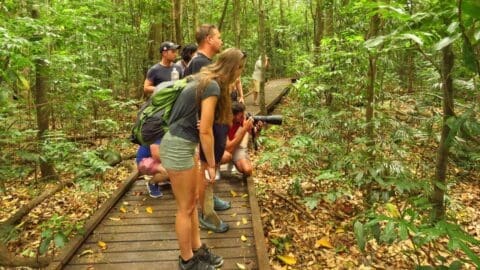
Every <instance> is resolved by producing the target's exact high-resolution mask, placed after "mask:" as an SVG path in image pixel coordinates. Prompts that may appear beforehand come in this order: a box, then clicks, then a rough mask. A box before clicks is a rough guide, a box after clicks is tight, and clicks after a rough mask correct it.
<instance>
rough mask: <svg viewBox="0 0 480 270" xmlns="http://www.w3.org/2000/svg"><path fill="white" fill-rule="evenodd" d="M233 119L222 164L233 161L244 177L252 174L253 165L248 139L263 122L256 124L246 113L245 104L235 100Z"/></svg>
mask: <svg viewBox="0 0 480 270" xmlns="http://www.w3.org/2000/svg"><path fill="white" fill-rule="evenodd" d="M232 113H233V120H232V126H231V127H230V130H229V132H228V139H227V146H226V148H225V152H224V154H223V157H222V164H225V163H229V162H233V164H234V165H235V168H236V169H237V170H238V171H239V172H240V173H242V174H243V176H244V177H248V176H250V175H252V171H253V167H252V162H251V161H250V157H249V154H248V141H249V138H250V134H251V132H252V131H253V130H254V129H260V127H261V126H262V123H261V122H258V123H257V125H256V126H255V125H254V121H253V119H252V118H251V117H250V118H247V117H246V115H245V105H244V104H243V103H239V102H234V103H233V104H232Z"/></svg>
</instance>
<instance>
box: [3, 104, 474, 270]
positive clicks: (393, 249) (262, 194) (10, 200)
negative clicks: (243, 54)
mask: <svg viewBox="0 0 480 270" xmlns="http://www.w3.org/2000/svg"><path fill="white" fill-rule="evenodd" d="M283 102H284V105H285V106H288V102H289V101H288V99H287V100H286V101H283ZM278 136H282V135H281V134H279V135H278ZM98 143H99V144H103V143H104V142H98ZM127 146H128V145H127ZM130 146H131V145H130ZM119 150H120V151H121V152H122V155H123V156H128V155H131V154H132V153H134V151H135V149H134V147H125V148H124V149H119ZM260 155H262V153H261V151H259V152H257V154H256V155H254V156H253V160H254V161H255V162H256V161H258V159H259V156H260ZM132 168H133V161H132V160H125V161H123V162H122V163H121V164H120V165H117V166H116V167H114V168H113V169H110V170H108V171H107V172H106V173H105V174H104V175H103V176H102V177H101V178H100V179H101V181H102V184H101V186H99V187H98V188H95V189H94V190H85V189H84V188H82V187H81V186H80V185H79V184H74V185H71V186H69V187H67V188H65V189H64V190H62V191H61V192H58V193H57V194H55V195H54V196H52V197H51V198H49V199H47V200H45V201H44V202H43V203H41V204H40V205H38V206H37V207H35V208H34V209H33V211H31V212H30V214H28V215H27V216H26V217H25V218H23V219H22V222H21V223H20V224H19V225H17V226H16V232H15V233H12V234H10V235H9V238H8V240H10V241H9V243H8V249H9V250H10V251H11V252H13V253H15V254H17V255H22V256H25V257H34V256H36V253H37V250H38V247H39V245H40V242H41V233H42V230H44V229H46V228H53V229H54V230H58V231H63V232H68V233H67V234H69V237H72V236H74V235H75V234H76V233H78V230H79V228H80V227H81V226H79V225H81V224H83V223H84V222H85V221H86V220H87V219H88V218H89V217H90V216H92V215H93V213H95V211H96V209H98V208H99V207H100V206H101V204H102V203H103V202H104V201H106V199H107V198H108V197H109V196H110V195H111V194H112V193H113V192H114V191H115V190H116V188H117V187H118V186H119V184H120V183H121V182H122V181H123V180H124V179H126V178H127V176H128V175H129V174H130V172H131V170H132ZM454 170H455V169H454ZM296 173H297V172H295V171H290V172H288V174H280V173H279V172H278V171H274V170H273V169H272V168H270V167H269V166H267V165H265V164H258V163H257V165H256V170H255V177H254V178H255V182H256V186H257V193H258V195H259V196H258V197H259V203H260V208H261V213H262V221H263V226H264V232H265V235H266V237H267V249H268V254H269V256H270V263H271V266H272V269H274V270H280V269H413V268H414V267H415V264H416V263H418V262H420V263H421V264H427V263H428V261H427V259H426V256H425V254H424V252H423V251H417V253H416V255H415V254H412V253H411V250H412V245H411V243H410V242H409V241H408V240H407V241H401V242H395V243H393V244H391V245H388V246H387V245H379V244H377V243H376V242H375V241H374V240H372V241H369V242H368V244H367V252H366V253H362V252H361V251H360V249H359V248H358V245H357V243H356V240H355V236H354V233H353V229H352V227H353V222H354V221H355V218H356V214H358V213H359V212H361V211H362V210H363V207H362V202H363V198H362V194H361V193H360V192H353V193H352V196H350V197H348V198H347V197H341V198H339V199H338V200H336V201H335V202H333V203H332V202H329V201H327V200H320V201H319V204H318V205H317V207H316V209H314V210H313V211H309V210H307V208H306V207H305V205H304V202H303V201H302V199H301V198H300V197H297V196H292V195H290V194H289V193H287V192H281V191H288V190H289V189H290V188H291V186H292V183H293V178H294V176H295V175H296ZM62 177H65V178H68V177H69V176H68V175H65V176H62ZM479 181H480V175H479V173H478V172H477V173H476V174H468V177H465V178H464V179H463V181H462V182H458V183H457V184H455V185H453V186H451V187H450V190H449V198H450V209H451V211H452V212H454V215H455V217H456V219H457V220H458V222H459V224H461V225H462V226H463V227H464V229H465V230H466V231H467V232H469V233H470V234H471V235H473V236H474V237H476V238H477V239H480V213H479V211H478V209H480V200H478V198H480V185H479ZM53 184H54V183H41V182H36V181H33V180H32V179H23V180H15V181H13V180H12V181H7V182H6V183H5V185H6V188H7V192H6V194H1V200H0V221H3V220H6V219H7V218H8V217H9V216H11V215H12V214H13V213H14V212H15V211H16V210H17V209H19V208H20V207H21V206H22V205H24V204H25V203H27V202H28V201H30V200H31V199H32V198H34V197H35V196H36V195H38V194H39V193H40V192H41V191H43V190H45V189H47V188H49V187H51V186H53ZM338 188H339V186H335V185H322V184H320V183H314V182H313V181H305V184H304V185H302V189H303V191H304V193H305V194H307V195H308V194H313V193H315V192H328V191H331V190H335V189H338ZM445 246H446V245H445V243H444V245H443V246H442V245H441V246H440V247H439V248H438V249H437V250H436V251H435V252H436V253H438V255H443V256H444V257H446V258H448V260H453V259H455V258H454V256H458V257H465V255H464V254H463V253H460V252H458V253H455V254H453V255H452V254H450V253H448V252H446V251H445ZM475 252H477V254H478V253H479V249H477V250H475ZM52 253H55V254H57V253H58V250H57V249H55V248H54V247H53V245H51V246H50V250H49V254H52ZM281 254H283V256H279V255H281ZM1 268H2V267H0V269H1ZM464 269H474V267H473V266H472V265H469V266H467V268H464Z"/></svg>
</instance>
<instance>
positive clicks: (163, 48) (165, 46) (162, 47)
mask: <svg viewBox="0 0 480 270" xmlns="http://www.w3.org/2000/svg"><path fill="white" fill-rule="evenodd" d="M181 47H182V46H180V45H178V44H175V43H173V42H171V41H165V42H162V44H160V52H164V51H168V50H177V49H180V48H181Z"/></svg>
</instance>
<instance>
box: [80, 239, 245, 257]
mask: <svg viewBox="0 0 480 270" xmlns="http://www.w3.org/2000/svg"><path fill="white" fill-rule="evenodd" d="M253 241H254V239H253V236H250V237H247V241H245V242H243V241H241V240H240V239H238V238H222V239H212V238H208V237H207V238H204V239H202V243H205V244H207V245H208V246H209V247H210V248H212V249H213V250H215V249H216V248H225V247H239V246H249V245H250V246H251V243H253ZM107 245H108V248H107V249H106V250H100V247H99V246H98V244H97V243H86V244H84V245H83V246H82V249H81V250H79V252H78V254H81V253H82V252H83V251H85V250H92V251H93V252H95V253H96V252H103V253H111V252H121V251H140V252H141V251H154V250H172V249H178V241H177V240H176V239H175V240H164V241H154V240H149V241H137V242H109V243H108V244H107Z"/></svg>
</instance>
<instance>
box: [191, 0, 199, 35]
mask: <svg viewBox="0 0 480 270" xmlns="http://www.w3.org/2000/svg"><path fill="white" fill-rule="evenodd" d="M192 23H193V27H192V29H194V30H193V32H192V33H193V35H192V41H193V42H195V32H196V29H197V27H198V26H199V25H198V4H197V0H192Z"/></svg>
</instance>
